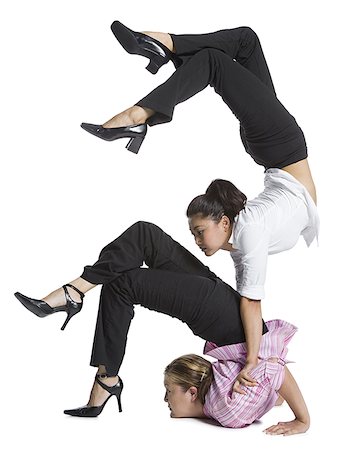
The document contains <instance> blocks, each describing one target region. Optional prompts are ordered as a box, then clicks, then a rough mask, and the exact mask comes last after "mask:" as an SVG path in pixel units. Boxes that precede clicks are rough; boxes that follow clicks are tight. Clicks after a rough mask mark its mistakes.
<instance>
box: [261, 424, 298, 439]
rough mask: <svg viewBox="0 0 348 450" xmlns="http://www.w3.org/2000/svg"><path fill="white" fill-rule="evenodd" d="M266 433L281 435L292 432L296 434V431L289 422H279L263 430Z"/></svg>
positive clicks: (287, 434)
mask: <svg viewBox="0 0 348 450" xmlns="http://www.w3.org/2000/svg"><path fill="white" fill-rule="evenodd" d="M263 432H264V433H266V434H271V435H273V436H277V435H280V434H282V435H283V436H291V435H292V434H297V433H298V431H297V430H296V429H295V428H293V427H292V426H291V423H290V424H289V423H287V422H279V423H278V424H277V425H272V426H271V427H269V428H266V429H265V430H263Z"/></svg>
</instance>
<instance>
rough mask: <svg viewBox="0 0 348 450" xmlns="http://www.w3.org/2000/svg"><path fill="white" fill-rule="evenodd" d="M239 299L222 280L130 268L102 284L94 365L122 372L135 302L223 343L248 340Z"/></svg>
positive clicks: (92, 359)
mask: <svg viewBox="0 0 348 450" xmlns="http://www.w3.org/2000/svg"><path fill="white" fill-rule="evenodd" d="M239 302H240V296H239V294H238V293H237V292H236V291H234V290H233V289H232V288H231V287H230V286H228V285H227V284H226V283H224V282H222V281H221V280H219V279H218V278H216V279H211V278H206V277H201V276H197V275H191V274H185V273H178V272H170V271H166V270H157V269H134V270H131V271H129V272H127V273H124V274H123V275H122V276H120V277H118V278H116V279H115V280H114V281H113V282H111V283H109V284H107V285H104V286H103V288H102V292H101V300H100V305H99V312H98V319H97V325H96V331H95V339H94V344H93V351H92V357H91V365H92V366H100V365H104V366H105V367H106V371H107V373H108V374H110V375H113V376H115V375H116V374H118V371H119V368H120V366H121V363H122V360H123V357H124V353H125V348H126V341H127V334H128V330H129V326H130V323H131V320H132V318H133V316H134V305H135V304H139V305H141V306H144V307H146V308H148V309H150V310H154V311H157V312H160V313H163V314H166V315H169V316H171V317H176V318H178V319H179V320H181V321H182V322H184V323H186V324H187V325H188V326H189V328H190V329H191V330H192V332H193V333H194V334H195V335H198V336H200V337H201V338H203V339H206V340H210V341H213V342H215V343H216V344H217V345H219V346H221V345H227V344H232V343H237V342H243V341H245V336H244V331H243V325H242V321H241V317H240V312H239ZM266 330H267V329H266V328H265V329H264V332H265V331H266Z"/></svg>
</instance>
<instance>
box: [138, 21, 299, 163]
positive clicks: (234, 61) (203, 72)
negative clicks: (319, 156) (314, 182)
mask: <svg viewBox="0 0 348 450" xmlns="http://www.w3.org/2000/svg"><path fill="white" fill-rule="evenodd" d="M171 36H172V39H173V43H174V46H175V50H176V54H177V55H178V56H179V57H181V58H182V60H183V64H182V65H181V66H180V67H179V68H178V69H177V70H176V71H175V72H174V73H173V75H172V76H171V77H170V78H169V79H168V80H167V81H166V82H165V83H163V84H162V85H160V86H158V87H157V88H156V89H154V90H153V91H152V92H151V93H150V94H149V95H147V96H146V97H144V98H143V99H142V100H140V101H139V102H138V103H137V105H138V106H142V107H146V108H150V109H152V110H154V111H156V113H155V114H154V115H153V116H152V117H150V118H149V119H148V121H147V123H148V124H149V125H156V124H159V123H164V122H169V121H171V119H172V116H173V112H174V107H175V105H177V104H178V103H181V102H184V101H185V100H187V99H189V98H190V97H192V96H193V95H195V94H197V93H198V92H200V91H201V90H202V89H204V88H205V87H206V86H208V84H209V85H210V86H212V87H214V89H215V91H216V92H217V93H218V94H219V95H220V96H221V97H222V99H223V101H224V102H225V103H226V104H227V106H228V107H229V108H230V109H231V111H232V112H233V113H234V115H235V116H236V117H237V119H238V120H239V122H240V134H241V138H242V142H243V144H244V147H245V149H246V151H247V152H248V153H249V154H250V155H251V157H252V158H253V159H254V160H255V162H256V163H257V164H260V165H263V166H264V167H265V168H266V169H267V168H270V167H278V168H282V167H285V166H286V165H288V164H292V163H294V162H297V161H300V160H302V159H305V158H306V157H307V148H306V142H305V139H304V135H303V133H302V130H301V128H300V127H299V126H298V125H297V123H296V120H295V119H294V117H293V116H291V114H289V112H288V111H287V110H286V109H285V108H284V106H283V105H282V104H281V103H280V102H279V100H278V99H277V97H276V94H275V90H274V86H273V83H272V79H271V76H270V73H269V70H268V67H267V63H266V60H265V57H264V54H263V52H262V48H261V45H260V42H259V39H258V37H257V35H256V34H255V32H254V31H253V30H251V29H250V28H248V27H240V28H235V29H231V30H222V31H217V32H215V33H207V34H200V35H175V34H172V35H171ZM207 128H208V129H209V126H207ZM214 132H216V133H219V132H221V133H222V132H223V133H226V130H218V129H217V130H214Z"/></svg>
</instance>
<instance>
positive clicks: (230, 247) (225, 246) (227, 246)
mask: <svg viewBox="0 0 348 450" xmlns="http://www.w3.org/2000/svg"><path fill="white" fill-rule="evenodd" d="M232 231H233V225H231V227H230V229H229V231H228V233H227V239H226V241H225V243H224V244H223V246H222V247H221V250H227V251H228V252H231V251H232V250H234V248H233V244H231V243H230V242H229V240H230V239H231V236H232Z"/></svg>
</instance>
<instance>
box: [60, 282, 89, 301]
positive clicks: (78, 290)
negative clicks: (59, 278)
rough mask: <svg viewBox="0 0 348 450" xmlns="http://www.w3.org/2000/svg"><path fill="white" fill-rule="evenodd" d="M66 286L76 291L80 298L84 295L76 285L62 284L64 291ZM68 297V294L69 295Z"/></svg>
mask: <svg viewBox="0 0 348 450" xmlns="http://www.w3.org/2000/svg"><path fill="white" fill-rule="evenodd" d="M66 286H69V287H71V288H72V289H74V291H76V292H77V293H78V294H80V297H81V300H82V299H83V297H84V296H85V294H84V293H83V292H81V291H80V289H78V288H77V287H76V286H73V285H72V284H69V283H67V284H64V286H63V289H64V291H65V290H66ZM69 297H70V295H69Z"/></svg>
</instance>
